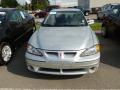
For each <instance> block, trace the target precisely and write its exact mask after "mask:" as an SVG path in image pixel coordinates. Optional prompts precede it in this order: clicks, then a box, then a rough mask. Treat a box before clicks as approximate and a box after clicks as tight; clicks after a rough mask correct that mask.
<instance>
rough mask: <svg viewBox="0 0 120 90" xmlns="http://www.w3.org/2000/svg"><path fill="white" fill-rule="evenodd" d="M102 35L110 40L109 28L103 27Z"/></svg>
mask: <svg viewBox="0 0 120 90" xmlns="http://www.w3.org/2000/svg"><path fill="white" fill-rule="evenodd" d="M101 34H102V36H103V37H104V38H108V30H107V27H105V26H102V30H101Z"/></svg>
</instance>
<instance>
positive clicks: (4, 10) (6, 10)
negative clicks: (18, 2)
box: [0, 8, 19, 12]
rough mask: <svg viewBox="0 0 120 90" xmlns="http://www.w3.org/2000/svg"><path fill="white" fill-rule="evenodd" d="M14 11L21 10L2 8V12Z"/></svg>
mask: <svg viewBox="0 0 120 90" xmlns="http://www.w3.org/2000/svg"><path fill="white" fill-rule="evenodd" d="M14 10H19V9H17V8H0V11H1V12H9V11H14Z"/></svg>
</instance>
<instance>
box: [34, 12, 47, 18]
mask: <svg viewBox="0 0 120 90" xmlns="http://www.w3.org/2000/svg"><path fill="white" fill-rule="evenodd" d="M46 15H47V12H46V11H40V12H37V13H35V15H34V16H35V17H37V18H44V17H45V16H46Z"/></svg>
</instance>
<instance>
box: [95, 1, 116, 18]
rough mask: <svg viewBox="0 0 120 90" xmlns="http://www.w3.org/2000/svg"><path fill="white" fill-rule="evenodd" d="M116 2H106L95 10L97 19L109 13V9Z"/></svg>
mask: <svg viewBox="0 0 120 90" xmlns="http://www.w3.org/2000/svg"><path fill="white" fill-rule="evenodd" d="M116 5H118V4H117V3H114V4H106V5H104V6H102V7H101V8H100V9H99V10H98V11H97V19H98V20H102V19H103V18H104V17H105V16H107V15H108V14H109V13H110V10H111V9H112V8H114V7H115V6H116Z"/></svg>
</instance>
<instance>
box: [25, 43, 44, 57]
mask: <svg viewBox="0 0 120 90" xmlns="http://www.w3.org/2000/svg"><path fill="white" fill-rule="evenodd" d="M27 52H28V53H30V54H33V55H37V56H43V54H42V53H41V51H40V50H38V49H37V48H35V47H33V46H32V45H30V44H28V45H27Z"/></svg>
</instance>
